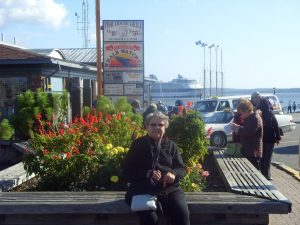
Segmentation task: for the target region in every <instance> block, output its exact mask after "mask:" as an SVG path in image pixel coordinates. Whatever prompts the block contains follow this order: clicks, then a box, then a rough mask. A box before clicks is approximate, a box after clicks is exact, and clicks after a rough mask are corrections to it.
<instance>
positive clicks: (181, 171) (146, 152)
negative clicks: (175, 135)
mask: <svg viewBox="0 0 300 225" xmlns="http://www.w3.org/2000/svg"><path fill="white" fill-rule="evenodd" d="M145 126H146V130H147V135H145V136H143V137H140V138H138V139H136V140H135V141H134V142H133V144H132V146H131V148H130V150H129V152H128V154H127V156H126V158H125V161H124V168H123V169H124V176H125V178H127V180H128V181H129V182H130V187H129V190H128V191H127V193H126V196H125V199H126V202H127V203H128V204H129V205H130V204H131V200H132V196H133V195H137V194H151V195H156V196H157V198H158V204H159V205H160V206H162V207H158V208H157V210H148V211H137V212H136V214H137V216H138V217H139V220H140V224H141V225H146V224H148V225H154V224H155V225H157V224H158V223H159V216H158V215H159V212H160V210H161V209H164V210H163V211H164V212H167V216H168V219H169V221H170V223H171V224H172V225H188V224H190V220H189V211H188V207H187V203H186V199H185V195H184V192H183V190H182V189H181V188H180V186H179V181H180V179H182V178H183V177H184V176H185V175H186V172H185V166H184V164H183V161H182V158H181V155H180V152H179V150H178V148H177V146H176V144H175V143H174V142H173V141H171V140H169V139H168V138H167V137H166V135H165V131H166V129H167V128H168V126H169V118H168V116H166V115H164V114H163V113H161V112H154V113H150V114H148V115H147V116H146V118H145Z"/></svg>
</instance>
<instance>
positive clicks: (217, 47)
mask: <svg viewBox="0 0 300 225" xmlns="http://www.w3.org/2000/svg"><path fill="white" fill-rule="evenodd" d="M218 48H219V45H217V46H216V96H218Z"/></svg>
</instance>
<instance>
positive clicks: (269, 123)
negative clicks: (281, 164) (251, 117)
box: [259, 98, 281, 180]
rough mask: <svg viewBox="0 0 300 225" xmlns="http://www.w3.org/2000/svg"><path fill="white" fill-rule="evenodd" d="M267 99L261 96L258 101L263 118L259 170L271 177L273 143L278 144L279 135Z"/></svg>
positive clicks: (268, 177) (275, 120)
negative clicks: (261, 153) (261, 155)
mask: <svg viewBox="0 0 300 225" xmlns="http://www.w3.org/2000/svg"><path fill="white" fill-rule="evenodd" d="M268 101H269V100H268V99H266V98H262V99H261V101H260V103H259V110H260V111H261V115H262V120H263V157H262V160H261V172H262V174H263V175H264V176H265V177H266V178H267V179H268V180H272V178H271V171H270V167H271V160H272V153H273V150H274V145H275V143H276V144H277V145H278V144H279V142H280V140H281V137H280V132H279V126H278V122H277V119H276V117H275V115H274V113H273V111H272V108H271V107H270V103H269V102H268Z"/></svg>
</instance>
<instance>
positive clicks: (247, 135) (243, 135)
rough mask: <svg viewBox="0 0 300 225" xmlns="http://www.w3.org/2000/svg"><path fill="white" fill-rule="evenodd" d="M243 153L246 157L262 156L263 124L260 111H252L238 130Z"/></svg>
mask: <svg viewBox="0 0 300 225" xmlns="http://www.w3.org/2000/svg"><path fill="white" fill-rule="evenodd" d="M238 135H239V136H240V143H241V144H242V146H243V147H242V153H243V155H244V156H246V157H257V158H261V157H262V151H263V142H262V141H263V125H262V119H261V116H260V115H259V113H258V112H255V113H251V114H250V115H249V116H248V117H247V118H246V119H245V121H244V125H243V126H242V127H241V128H240V129H239V130H238Z"/></svg>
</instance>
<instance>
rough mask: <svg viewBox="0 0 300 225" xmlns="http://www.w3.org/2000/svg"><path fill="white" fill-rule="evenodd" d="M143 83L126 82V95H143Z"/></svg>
mask: <svg viewBox="0 0 300 225" xmlns="http://www.w3.org/2000/svg"><path fill="white" fill-rule="evenodd" d="M143 92H144V89H143V84H124V94H125V95H143Z"/></svg>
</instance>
